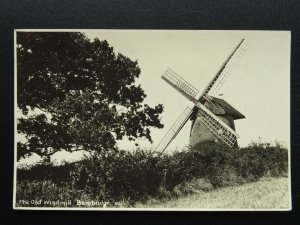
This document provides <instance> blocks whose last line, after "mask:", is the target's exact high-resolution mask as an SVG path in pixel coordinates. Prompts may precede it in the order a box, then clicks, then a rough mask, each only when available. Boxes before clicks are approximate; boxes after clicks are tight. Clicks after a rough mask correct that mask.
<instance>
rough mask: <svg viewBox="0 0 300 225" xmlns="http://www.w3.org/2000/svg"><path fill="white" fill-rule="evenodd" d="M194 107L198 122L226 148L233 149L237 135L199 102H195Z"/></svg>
mask: <svg viewBox="0 0 300 225" xmlns="http://www.w3.org/2000/svg"><path fill="white" fill-rule="evenodd" d="M195 105H196V106H197V107H198V108H199V111H198V115H199V117H198V118H199V119H200V121H201V122H202V123H203V124H204V125H205V126H206V127H207V128H208V129H209V130H210V131H212V132H213V133H214V134H215V135H216V137H217V138H219V139H220V140H222V141H223V142H224V143H225V144H227V145H228V146H230V147H233V146H234V144H235V142H236V140H237V138H238V137H239V136H238V134H237V133H236V132H235V131H234V130H233V129H231V127H229V126H228V125H227V124H226V123H224V122H223V121H222V120H221V119H219V118H218V117H217V116H216V115H215V114H213V113H212V112H211V111H209V110H208V109H207V108H206V107H205V106H204V105H202V104H201V103H200V102H198V101H197V102H195Z"/></svg>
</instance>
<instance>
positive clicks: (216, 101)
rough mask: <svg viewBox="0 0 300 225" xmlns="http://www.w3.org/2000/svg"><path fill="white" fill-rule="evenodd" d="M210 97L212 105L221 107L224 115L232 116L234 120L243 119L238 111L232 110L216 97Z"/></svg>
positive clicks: (226, 103)
mask: <svg viewBox="0 0 300 225" xmlns="http://www.w3.org/2000/svg"><path fill="white" fill-rule="evenodd" d="M211 97H212V100H211V102H212V103H214V104H217V105H218V106H219V107H221V108H222V109H223V110H224V111H225V113H226V114H228V115H231V116H233V119H234V120H238V119H244V118H245V116H244V115H243V114H242V113H240V112H239V111H238V110H236V109H235V108H233V107H232V106H231V105H230V104H229V103H228V102H226V101H225V100H224V99H220V98H216V97H213V96H211Z"/></svg>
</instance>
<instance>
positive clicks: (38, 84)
mask: <svg viewBox="0 0 300 225" xmlns="http://www.w3.org/2000/svg"><path fill="white" fill-rule="evenodd" d="M14 39H15V40H14V51H15V52H14V59H15V61H14V75H15V79H14V82H15V83H14V92H15V99H14V105H15V110H14V119H15V127H14V132H15V136H14V153H15V154H14V156H15V158H14V184H13V186H14V187H13V188H14V195H13V208H14V209H22V210H41V209H42V210H99V211H100V210H132V211H135V210H139V211H143V210H145V211H289V210H291V209H292V202H291V199H292V194H291V172H290V170H291V169H290V168H291V165H290V157H291V154H290V146H291V143H290V55H291V33H290V32H289V31H263V30H261V31H255V30H253V31H251V30H247V31H246V30H138V29H137V30H126V29H124V30H122V29H120V30H118V29H106V30H105V29H82V30H79V29H76V30H68V29H16V30H15V31H14Z"/></svg>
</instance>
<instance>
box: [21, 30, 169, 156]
mask: <svg viewBox="0 0 300 225" xmlns="http://www.w3.org/2000/svg"><path fill="white" fill-rule="evenodd" d="M140 74H141V70H140V68H139V67H138V63H137V61H132V60H130V59H129V58H128V57H126V56H124V55H122V54H120V53H119V54H115V53H114V50H113V47H110V46H109V44H108V43H107V41H100V40H99V39H95V40H93V41H91V40H89V39H88V38H87V37H86V36H85V35H84V34H82V33H78V32H17V105H18V108H19V109H20V110H21V112H22V114H23V116H22V117H20V118H18V124H17V129H18V133H20V134H23V135H25V137H26V143H24V142H18V148H17V151H18V152H17V153H18V154H17V156H18V159H20V158H21V157H26V156H28V155H30V154H32V153H36V154H38V155H40V156H42V157H46V158H49V157H50V156H51V155H52V154H54V153H55V152H57V151H61V150H66V151H70V152H72V151H77V150H86V151H96V152H103V151H107V150H109V149H116V140H121V139H123V138H124V137H127V138H128V139H129V140H132V141H135V140H136V139H138V138H146V139H148V140H149V141H150V142H152V139H151V135H150V129H149V128H150V127H156V128H162V127H163V125H162V124H161V122H160V118H159V117H160V114H161V113H162V111H163V107H162V105H160V104H159V105H157V106H155V107H153V108H152V107H150V106H149V105H147V104H143V101H144V99H145V97H146V94H145V93H144V91H143V89H142V88H141V86H139V85H135V80H136V78H138V77H139V76H140ZM29 111H34V112H40V113H31V114H29V113H28V112H29Z"/></svg>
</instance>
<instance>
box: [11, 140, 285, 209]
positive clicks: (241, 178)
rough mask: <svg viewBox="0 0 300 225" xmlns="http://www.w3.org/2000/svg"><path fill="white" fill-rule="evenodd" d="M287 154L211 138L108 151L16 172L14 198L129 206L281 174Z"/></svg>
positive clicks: (276, 148) (278, 148)
mask: <svg viewBox="0 0 300 225" xmlns="http://www.w3.org/2000/svg"><path fill="white" fill-rule="evenodd" d="M287 172H288V152H287V149H286V148H283V147H282V146H280V145H275V146H271V145H269V144H262V143H259V144H252V145H250V146H248V147H246V148H228V147H226V146H225V145H223V144H220V143H215V142H207V143H201V144H198V145H196V146H194V147H191V148H189V149H187V150H184V151H180V152H179V151H178V152H175V153H173V154H171V155H166V154H164V155H161V156H159V155H158V154H156V153H155V152H150V151H145V150H137V151H134V152H127V151H122V150H119V151H109V150H108V151H107V152H105V153H102V154H94V155H92V156H89V157H86V158H85V159H84V160H82V161H79V162H76V163H65V165H62V166H53V165H52V164H47V165H44V164H40V165H36V166H34V167H32V168H29V169H18V171H17V180H18V184H17V202H18V199H33V198H40V199H45V198H54V197H55V199H61V201H64V200H65V199H71V200H72V202H76V200H78V199H85V200H86V199H91V200H97V201H105V202H108V206H115V203H116V202H121V203H122V205H124V204H125V205H126V206H129V205H133V204H134V203H135V202H136V201H146V200H147V199H148V198H153V197H154V198H168V197H173V196H179V195H183V194H186V193H189V192H193V191H194V190H199V189H200V190H204V191H208V190H212V189H215V188H219V187H225V186H234V185H239V184H243V183H246V182H250V181H256V180H258V179H260V178H261V177H263V176H265V175H268V176H273V177H279V176H286V175H287Z"/></svg>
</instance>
